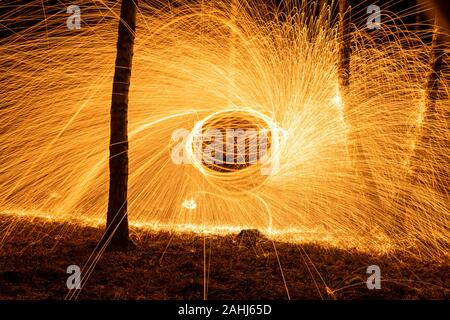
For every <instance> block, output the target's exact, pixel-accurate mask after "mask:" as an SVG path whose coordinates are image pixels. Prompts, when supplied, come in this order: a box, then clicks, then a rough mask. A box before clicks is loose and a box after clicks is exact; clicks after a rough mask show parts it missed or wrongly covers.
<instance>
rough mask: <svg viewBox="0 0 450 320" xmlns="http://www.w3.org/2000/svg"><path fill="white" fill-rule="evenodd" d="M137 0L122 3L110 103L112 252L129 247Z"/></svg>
mask: <svg viewBox="0 0 450 320" xmlns="http://www.w3.org/2000/svg"><path fill="white" fill-rule="evenodd" d="M137 5H138V0H122V6H121V10H120V22H119V35H118V40H117V56H116V64H115V71H114V83H113V91H112V101H111V137H110V146H109V150H110V158H109V201H108V213H107V219H106V232H105V237H104V239H105V241H106V242H108V241H110V246H111V248H115V247H124V246H127V245H128V244H129V236H128V211H127V210H128V207H127V205H128V203H127V192H128V91H129V87H130V77H131V64H132V59H133V45H134V36H135V28H136V11H137Z"/></svg>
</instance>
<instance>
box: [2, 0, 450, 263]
mask: <svg viewBox="0 0 450 320" xmlns="http://www.w3.org/2000/svg"><path fill="white" fill-rule="evenodd" d="M39 2H40V1H39ZM240 3H241V4H240V5H239V7H238V8H234V9H233V10H232V6H230V2H229V1H213V2H207V1H204V3H203V4H197V5H195V4H189V5H188V4H186V5H180V6H179V7H177V8H168V7H163V8H160V9H155V8H154V7H152V6H150V5H148V4H145V3H143V4H140V12H139V20H138V23H137V31H136V44H135V50H134V52H135V55H134V60H133V70H132V79H131V91H130V102H129V140H130V152H129V157H130V176H129V201H128V203H129V212H130V219H131V221H132V222H134V223H136V224H145V223H148V224H150V225H164V226H167V225H169V226H170V225H176V226H180V225H181V226H183V225H185V226H187V228H188V229H189V230H192V229H195V228H199V229H200V230H205V229H208V228H220V227H222V226H223V227H227V228H259V229H260V230H262V231H270V232H272V233H273V234H278V235H280V234H281V235H283V234H286V239H293V238H291V235H292V233H294V234H303V235H304V234H308V235H311V236H310V237H309V238H307V239H306V240H313V241H314V240H317V239H318V238H319V237H320V236H319V235H322V238H324V239H327V241H329V242H331V243H333V244H335V245H344V244H347V245H348V244H350V245H352V246H355V247H358V248H360V249H373V248H378V249H383V248H386V247H388V246H390V245H391V244H392V243H396V244H399V245H401V246H403V247H404V248H412V249H413V250H414V252H418V253H420V254H421V255H427V256H432V257H441V256H443V255H445V254H446V253H448V249H449V247H448V243H449V229H448V226H449V201H448V200H449V198H448V178H449V175H448V163H449V161H448V160H449V159H448V155H449V145H448V132H449V131H448V106H449V102H450V101H449V100H448V92H449V83H448V80H446V79H447V78H445V77H443V80H442V81H441V83H440V90H441V91H442V93H443V94H442V95H441V96H442V99H441V100H440V101H437V103H436V111H435V113H434V117H433V120H432V122H424V121H423V119H425V118H424V113H426V112H427V109H426V81H427V75H428V74H429V73H430V62H429V58H428V57H429V55H430V46H429V45H426V44H424V43H422V42H421V41H420V40H419V37H418V36H417V35H415V34H412V33H410V32H408V31H406V29H405V28H404V27H403V26H402V25H401V24H399V23H397V24H395V23H394V22H392V21H389V23H386V24H383V25H382V30H381V31H380V34H381V35H383V37H384V39H385V41H384V42H383V43H382V44H380V43H379V42H378V43H377V41H376V39H375V38H374V36H373V34H370V33H368V31H367V30H365V29H355V30H354V31H353V33H352V39H353V47H354V48H353V53H352V56H351V78H350V83H351V84H350V87H349V90H348V92H347V93H346V97H345V99H343V97H342V94H341V93H340V92H339V89H338V83H339V81H338V56H339V54H338V52H339V43H340V38H339V33H338V24H337V20H336V19H334V18H331V17H332V16H333V15H332V10H331V9H330V8H329V7H323V8H321V10H320V13H319V14H316V15H312V14H310V13H312V11H313V9H314V8H313V6H314V4H311V5H307V6H303V5H301V6H295V5H291V9H292V10H291V11H290V14H282V13H281V12H273V10H271V8H269V7H267V6H265V5H263V4H261V3H260V2H258V4H256V3H254V2H252V1H251V0H248V1H240ZM31 7H32V6H31ZM80 7H81V8H82V16H81V17H82V20H83V23H82V27H81V30H68V29H67V28H66V25H65V19H66V18H67V15H66V14H65V11H64V10H62V11H61V12H60V13H58V14H55V15H48V16H47V19H46V20H43V21H42V22H41V23H40V24H39V25H38V26H35V27H33V28H29V29H27V30H25V31H20V32H18V33H17V34H15V35H14V36H11V37H8V38H6V39H4V40H2V42H1V45H0V66H1V70H2V73H1V75H0V82H1V83H2V86H1V87H0V106H1V109H0V119H1V126H0V132H1V144H0V152H1V158H0V160H1V171H0V172H1V176H0V195H1V196H0V211H2V212H19V211H20V212H24V211H25V212H29V214H30V215H36V214H37V215H39V212H41V213H42V214H45V215H50V216H53V217H55V218H58V219H69V218H71V217H75V216H76V217H78V218H80V217H84V218H85V219H86V220H88V219H99V218H101V219H103V218H104V216H105V214H106V206H107V196H108V190H107V187H108V156H109V151H108V150H109V149H108V141H109V138H108V137H109V109H110V102H111V90H112V77H113V72H114V57H115V50H116V46H115V41H116V37H117V20H118V19H117V17H118V6H113V7H109V6H108V5H107V3H106V2H105V1H102V0H98V1H86V2H85V3H84V5H80ZM155 7H158V6H157V5H155ZM35 10H42V7H39V6H37V7H36V9H35ZM24 12H25V11H24ZM316 12H318V11H316ZM33 13H35V14H38V13H37V11H36V12H30V11H27V13H26V14H27V15H30V14H33ZM387 39H389V41H387ZM349 105H351V108H350V107H349ZM242 108H250V109H251V110H254V114H261V115H263V116H264V117H266V118H267V119H269V120H268V121H270V122H271V123H274V124H276V126H278V127H279V128H282V129H283V130H284V131H285V132H286V137H287V138H286V140H285V142H284V144H283V146H282V148H280V149H279V159H280V164H279V170H278V171H277V172H276V174H273V175H269V176H266V177H264V179H263V181H261V183H258V185H257V187H256V188H244V187H243V186H248V185H250V182H252V183H253V182H254V181H255V179H260V178H261V177H260V176H259V175H258V174H257V173H255V172H256V171H254V172H253V171H252V172H253V173H252V175H249V174H247V176H245V178H242V176H241V178H239V179H231V180H229V177H230V176H227V177H226V178H222V176H220V174H219V173H217V174H215V175H214V176H213V177H211V175H210V174H205V171H204V170H199V167H198V166H196V165H195V164H194V165H177V164H175V163H173V161H172V159H171V148H172V147H173V143H174V142H173V141H171V136H172V133H173V132H174V131H175V130H177V129H182V128H184V129H188V130H192V129H193V128H194V127H195V124H196V123H197V121H201V120H202V119H207V118H208V117H211V115H214V114H220V113H221V112H223V111H224V110H242ZM348 110H351V112H349V111H348ZM424 126H428V127H427V128H428V129H427V130H425V131H426V132H427V135H428V138H429V141H432V142H433V143H430V144H428V145H427V146H423V145H420V143H419V142H420V135H421V132H423V131H424V130H423V127H424ZM355 132H356V133H358V135H359V137H360V141H361V145H362V146H363V148H362V149H355V148H354V147H352V143H350V140H351V138H350V137H352V134H353V133H355ZM417 148H422V149H426V152H425V153H423V154H424V155H423V157H419V158H417V157H415V156H414V155H415V154H416V153H417V152H416V151H417V150H416V149H417ZM358 152H364V154H365V156H366V158H367V166H368V167H369V170H370V171H371V172H372V175H373V178H374V181H375V183H376V186H377V190H376V192H377V197H378V198H379V199H380V201H379V202H376V201H374V200H373V199H374V198H373V197H372V196H371V193H373V192H374V190H368V188H367V186H365V185H364V183H363V181H364V179H362V177H361V176H360V175H359V174H358V170H357V169H356V168H355V163H354V156H353V155H354V154H355V153H358ZM419 154H422V153H419ZM364 169H366V170H367V169H368V168H364ZM244 170H252V169H251V166H250V167H249V168H246V169H244ZM248 172H249V171H247V173H248ZM412 172H413V174H414V175H416V176H418V179H411V178H410V177H411V174H412ZM221 179H224V180H223V184H222V183H221V181H222V180H221ZM225 180H226V181H225ZM418 180H420V183H419V182H417V181H418ZM229 181H232V183H233V186H230V183H229ZM231 190H232V191H233V192H231ZM401 199H403V200H405V199H407V201H402V200H401ZM194 204H195V206H194ZM193 209H195V210H193ZM36 212H38V213H36ZM398 221H401V224H402V227H401V228H399V227H396V226H397V225H398ZM192 226H195V227H194V228H193V227H192ZM299 238H300V237H299ZM302 239H304V238H302Z"/></svg>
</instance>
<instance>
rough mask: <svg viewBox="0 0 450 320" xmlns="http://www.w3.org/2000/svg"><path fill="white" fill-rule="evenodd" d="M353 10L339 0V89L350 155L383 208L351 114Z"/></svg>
mask: <svg viewBox="0 0 450 320" xmlns="http://www.w3.org/2000/svg"><path fill="white" fill-rule="evenodd" d="M350 23H351V11H350V7H349V5H348V1H347V0H339V25H340V37H341V43H340V48H339V71H338V72H339V90H340V93H341V99H342V101H343V103H344V118H345V121H346V122H347V125H348V127H349V134H348V141H349V145H350V148H349V155H350V157H351V159H352V161H353V163H354V167H355V170H356V172H357V174H358V176H359V177H360V178H361V182H362V185H363V189H364V193H365V195H366V196H367V197H368V198H369V199H370V200H371V201H372V203H373V204H374V207H376V208H381V200H380V197H379V195H378V188H377V184H376V182H375V179H374V177H373V174H372V169H371V167H370V165H369V163H368V161H367V157H366V154H365V151H364V148H363V145H362V142H361V137H360V134H359V132H358V131H357V130H355V121H358V119H353V117H352V116H351V115H352V114H354V112H352V110H351V108H352V106H351V103H350V102H349V100H348V98H347V95H348V91H349V87H350V61H351V54H352V49H351V38H350Z"/></svg>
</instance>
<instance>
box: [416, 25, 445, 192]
mask: <svg viewBox="0 0 450 320" xmlns="http://www.w3.org/2000/svg"><path fill="white" fill-rule="evenodd" d="M442 42H443V40H442V37H441V36H440V34H439V27H438V23H437V21H436V23H435V26H434V31H433V38H432V44H431V54H430V63H431V71H430V74H429V75H428V79H427V84H426V103H425V111H424V112H423V116H422V119H423V120H422V123H421V125H420V127H419V128H418V130H417V134H418V138H417V140H416V141H417V142H416V148H415V149H414V154H413V156H412V158H411V161H410V163H411V166H410V168H411V170H410V174H409V177H408V182H409V183H414V184H420V183H422V182H421V178H420V177H421V176H423V175H425V176H426V177H427V179H429V177H430V176H433V175H437V172H435V171H434V170H433V169H432V172H422V171H425V170H427V168H428V167H427V166H426V165H423V163H424V161H429V160H431V157H433V156H434V155H435V149H436V148H438V149H439V143H440V142H439V141H436V136H435V135H434V134H433V130H434V128H436V126H438V123H437V121H438V110H437V109H436V102H437V101H438V100H439V98H440V94H441V92H440V90H439V88H440V81H441V69H442V67H443V56H444V46H443V43H442ZM447 183H448V181H447ZM447 183H444V184H443V185H442V184H439V183H436V185H435V187H437V188H439V187H444V186H445V185H446V184H447ZM444 191H445V190H444Z"/></svg>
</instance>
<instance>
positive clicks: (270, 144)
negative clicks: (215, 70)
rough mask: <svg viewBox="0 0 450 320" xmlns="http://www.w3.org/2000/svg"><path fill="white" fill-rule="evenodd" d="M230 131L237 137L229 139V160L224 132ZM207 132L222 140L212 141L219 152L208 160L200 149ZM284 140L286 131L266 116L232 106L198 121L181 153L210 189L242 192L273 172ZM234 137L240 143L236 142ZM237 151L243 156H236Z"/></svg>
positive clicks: (257, 184) (258, 184) (227, 136)
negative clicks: (209, 185)
mask: <svg viewBox="0 0 450 320" xmlns="http://www.w3.org/2000/svg"><path fill="white" fill-rule="evenodd" d="M230 129H231V130H235V131H233V132H234V133H236V132H238V133H240V134H241V136H239V137H237V136H234V137H232V139H233V141H232V142H231V144H232V146H231V148H232V151H231V152H232V154H231V156H232V160H230V149H229V148H230V140H228V139H229V137H230V136H229V132H228V131H227V130H230ZM210 130H212V132H213V133H214V134H216V135H220V136H221V137H223V140H219V141H218V140H217V139H216V140H215V141H214V142H213V143H217V144H216V147H219V148H221V149H222V150H223V153H222V154H219V155H217V154H215V157H214V156H213V157H212V158H211V157H208V155H206V154H205V148H204V147H205V137H206V136H208V135H210V134H208V132H211V131H210ZM286 137H287V132H286V131H285V130H284V129H282V128H280V127H278V125H277V124H276V123H275V121H274V120H273V119H272V118H270V117H269V116H267V115H265V114H263V113H261V112H259V111H256V110H254V109H251V108H239V107H235V108H228V109H224V110H220V111H217V112H214V113H211V114H210V115H208V116H207V117H205V118H203V119H202V120H200V121H198V122H197V123H196V124H195V125H194V128H193V129H192V131H191V132H190V134H189V136H188V138H187V139H186V144H185V150H186V152H187V155H188V158H189V159H190V163H192V165H193V166H194V167H195V168H196V169H197V170H198V171H200V172H201V173H202V174H203V175H204V176H205V177H207V179H208V181H209V182H211V184H212V185H213V186H216V187H220V188H223V187H224V186H226V187H227V191H235V192H242V191H245V190H252V189H254V188H256V187H258V186H260V185H261V184H262V183H264V181H266V180H267V178H268V177H269V176H270V175H272V174H274V173H275V172H276V169H277V166H278V162H279V157H280V153H281V150H282V146H283V145H284V142H285V140H286ZM209 138H210V137H209ZM215 138H217V136H215ZM235 138H236V139H242V140H240V142H236V141H234V139H235ZM206 140H207V139H206ZM213 140H214V139H213ZM252 142H253V143H254V144H252ZM255 142H256V143H255ZM206 147H208V146H206ZM239 151H243V152H244V154H241V155H239ZM239 157H241V160H240V161H239V159H238V158H239Z"/></svg>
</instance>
